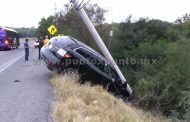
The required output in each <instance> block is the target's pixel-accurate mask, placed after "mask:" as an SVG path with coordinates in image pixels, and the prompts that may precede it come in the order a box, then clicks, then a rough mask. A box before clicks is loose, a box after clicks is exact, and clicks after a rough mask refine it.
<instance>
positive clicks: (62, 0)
mask: <svg viewBox="0 0 190 122" xmlns="http://www.w3.org/2000/svg"><path fill="white" fill-rule="evenodd" d="M69 1H70V0H30V1H29V0H2V1H1V4H0V26H9V27H38V22H39V21H40V19H41V18H42V17H48V16H50V15H53V14H54V13H55V3H56V6H57V11H59V10H61V9H63V6H64V4H66V3H68V2H69ZM85 1H88V0H85ZM90 3H97V4H98V5H99V6H100V7H102V8H104V9H106V10H107V11H108V12H107V14H106V22H108V23H110V22H112V21H113V22H121V21H125V19H126V18H127V17H128V16H129V15H132V16H133V19H136V20H137V19H138V18H140V17H148V18H150V19H160V20H163V21H168V22H174V21H175V20H176V19H177V18H178V17H181V16H183V15H184V14H185V13H190V0H90Z"/></svg>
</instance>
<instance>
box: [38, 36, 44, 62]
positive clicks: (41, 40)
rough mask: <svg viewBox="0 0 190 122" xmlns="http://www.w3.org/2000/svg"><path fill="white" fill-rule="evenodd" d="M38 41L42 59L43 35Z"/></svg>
mask: <svg viewBox="0 0 190 122" xmlns="http://www.w3.org/2000/svg"><path fill="white" fill-rule="evenodd" d="M38 42H39V46H38V50H39V60H40V59H41V55H40V50H41V48H42V47H43V45H44V42H43V37H40V39H39V41H38Z"/></svg>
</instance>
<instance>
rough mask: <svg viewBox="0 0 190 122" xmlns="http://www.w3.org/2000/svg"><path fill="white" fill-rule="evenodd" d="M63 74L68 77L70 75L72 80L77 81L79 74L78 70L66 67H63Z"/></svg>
mask: <svg viewBox="0 0 190 122" xmlns="http://www.w3.org/2000/svg"><path fill="white" fill-rule="evenodd" d="M63 74H64V75H67V76H68V77H70V78H71V79H73V80H74V81H78V80H79V74H78V71H77V70H76V69H73V68H67V69H65V70H64V71H63Z"/></svg>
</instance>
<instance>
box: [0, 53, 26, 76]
mask: <svg viewBox="0 0 190 122" xmlns="http://www.w3.org/2000/svg"><path fill="white" fill-rule="evenodd" d="M23 56H24V53H22V54H20V55H19V56H18V57H16V58H14V59H12V60H10V61H8V62H6V63H5V64H3V65H2V66H0V73H2V72H3V71H4V70H5V69H7V68H8V67H10V66H11V65H12V64H14V63H15V62H16V61H18V60H19V59H20V58H22V57H23Z"/></svg>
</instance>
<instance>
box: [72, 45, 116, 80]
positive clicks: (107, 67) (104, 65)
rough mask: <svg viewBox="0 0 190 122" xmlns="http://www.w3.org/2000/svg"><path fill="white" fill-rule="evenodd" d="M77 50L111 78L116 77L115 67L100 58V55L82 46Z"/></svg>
mask: <svg viewBox="0 0 190 122" xmlns="http://www.w3.org/2000/svg"><path fill="white" fill-rule="evenodd" d="M76 52H78V53H79V54H80V55H82V56H83V57H84V58H86V59H87V60H88V61H89V62H91V63H92V64H93V65H94V66H95V67H97V68H98V69H99V70H101V71H102V72H104V73H105V74H107V75H108V76H110V77H111V78H114V79H116V78H117V74H116V72H115V70H113V68H112V67H111V66H110V65H109V64H107V63H106V62H105V61H104V60H102V59H101V58H99V57H98V56H95V55H94V54H92V53H91V52H89V51H87V50H85V49H83V48H80V49H77V50H76Z"/></svg>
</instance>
